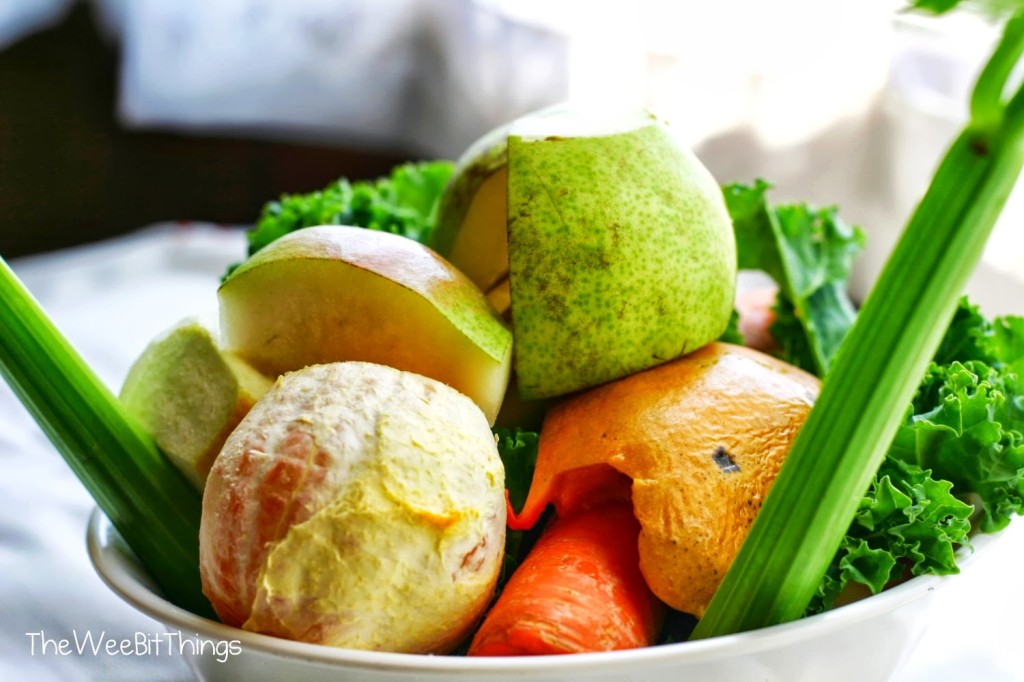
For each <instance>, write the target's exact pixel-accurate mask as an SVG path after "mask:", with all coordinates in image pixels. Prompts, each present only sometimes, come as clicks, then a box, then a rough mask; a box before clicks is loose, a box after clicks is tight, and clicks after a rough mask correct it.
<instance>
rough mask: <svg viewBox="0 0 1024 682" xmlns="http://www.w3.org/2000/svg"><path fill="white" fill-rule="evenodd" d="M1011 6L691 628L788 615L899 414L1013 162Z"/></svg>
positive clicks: (729, 627) (1015, 41)
mask: <svg viewBox="0 0 1024 682" xmlns="http://www.w3.org/2000/svg"><path fill="white" fill-rule="evenodd" d="M1022 53H1024V13H1022V14H1018V15H1017V16H1016V17H1014V18H1013V19H1012V20H1011V21H1010V22H1009V23H1008V24H1007V25H1006V28H1005V30H1004V33H1003V37H1002V40H1001V42H1000V44H999V45H998V47H997V48H996V50H995V52H994V53H993V55H992V57H991V59H990V61H989V62H988V65H987V66H986V68H985V69H984V70H983V71H982V73H981V75H980V76H979V80H978V82H977V85H976V87H975V90H974V96H973V98H972V102H971V119H970V121H969V122H968V124H967V126H966V128H965V129H964V130H963V132H962V133H961V134H960V136H959V137H958V138H957V139H956V140H955V141H954V143H953V144H952V146H951V147H950V149H949V150H948V152H947V153H946V156H945V157H944V159H943V161H942V162H941V163H940V165H939V167H938V169H937V170H936V172H935V175H934V177H933V179H932V182H931V185H930V186H929V188H928V191H927V193H926V194H925V196H924V198H923V199H922V201H921V203H920V204H919V205H918V207H917V210H916V211H915V212H914V214H913V216H912V217H911V219H910V222H909V223H908V224H907V227H906V228H905V230H904V233H903V235H902V236H901V238H900V241H899V242H898V244H897V245H896V247H895V249H894V250H893V252H892V254H891V256H890V257H889V260H888V262H887V263H886V266H885V268H884V270H883V271H882V273H881V275H880V276H879V278H878V281H877V282H876V284H875V285H874V287H873V289H872V290H871V292H870V294H869V296H868V298H867V300H866V301H865V302H864V306H863V308H862V309H861V311H860V314H859V315H858V317H857V321H856V322H855V323H854V325H853V327H852V328H851V330H850V333H849V336H848V337H847V339H846V340H845V341H844V343H843V345H842V347H841V348H840V350H839V353H838V355H837V357H836V359H835V364H834V366H833V368H832V371H831V373H830V374H829V375H828V377H827V378H826V381H825V384H824V386H823V387H822V391H821V396H820V397H819V399H818V401H817V403H816V404H815V406H814V409H813V410H812V411H811V413H810V415H809V416H808V419H807V422H806V423H805V425H804V427H803V429H802V430H801V432H800V434H799V436H798V437H797V439H796V442H795V443H794V445H793V448H792V450H791V452H790V454H789V456H788V458H787V460H786V462H785V464H784V465H783V467H782V469H781V471H780V472H779V476H778V478H777V479H776V482H775V484H774V485H773V487H772V490H771V492H770V493H769V495H768V496H767V497H766V499H765V503H764V506H763V508H762V509H761V511H760V513H759V514H758V517H757V519H756V521H755V523H754V525H753V527H752V528H751V531H750V534H749V536H748V537H747V540H746V541H745V542H744V544H743V546H742V548H741V550H740V552H739V554H738V556H737V557H736V560H735V561H734V563H733V565H732V567H731V568H730V569H729V571H728V572H727V574H726V576H725V579H724V580H723V582H722V585H721V587H720V588H719V590H718V592H717V593H716V594H715V597H714V599H713V600H712V602H711V604H710V606H709V608H708V610H707V612H706V614H705V615H704V617H703V618H702V619H701V621H700V623H699V624H698V626H697V629H696V630H695V631H694V633H693V637H694V638H703V637H711V636H716V635H723V634H728V633H733V632H739V631H744V630H750V629H754V628H758V627H763V626H767V625H773V624H776V623H781V622H785V621H789V620H794V619H796V618H799V617H800V616H801V615H802V614H803V613H804V611H805V609H806V608H807V605H808V603H809V602H810V600H811V597H812V596H813V594H814V591H815V589H816V587H817V585H818V583H819V582H820V580H821V578H822V576H823V575H824V573H825V570H826V568H827V566H828V564H829V562H830V560H831V559H832V557H833V556H834V555H835V552H836V550H837V549H838V547H839V544H840V542H841V540H842V538H843V535H844V533H845V532H846V529H847V528H848V527H849V525H850V523H851V521H852V520H853V517H854V514H855V513H856V509H857V505H858V503H859V500H860V499H861V497H862V496H863V494H864V492H865V491H866V490H867V488H868V485H869V483H870V481H871V477H872V475H873V474H874V472H875V471H877V470H878V467H879V466H880V464H881V461H882V458H883V457H884V455H885V452H886V450H887V448H888V446H889V444H890V443H891V442H892V439H893V437H894V435H895V432H896V429H897V428H898V426H899V424H900V422H901V420H902V419H903V418H904V415H905V409H904V406H907V405H909V403H910V400H911V399H912V397H913V394H914V391H915V390H916V388H917V386H918V385H919V383H920V380H921V377H922V376H923V374H924V370H925V368H926V366H927V364H928V362H929V360H930V359H931V358H932V357H933V356H934V354H935V351H936V349H937V348H938V345H939V342H940V341H941V339H942V335H943V333H944V331H945V329H946V327H947V326H948V324H949V321H950V319H951V318H952V315H953V312H954V310H955V307H956V302H957V300H958V298H959V296H960V295H961V293H962V292H963V289H964V287H965V286H966V283H967V280H968V278H969V276H970V274H971V271H972V270H973V269H974V267H975V266H976V265H977V263H978V261H979V260H980V258H981V254H982V251H983V249H984V246H985V242H986V241H987V239H988V235H989V233H990V232H991V230H992V227H993V226H994V224H995V222H996V219H997V218H998V216H999V213H1000V211H1001V210H1002V207H1003V205H1004V204H1005V202H1006V199H1007V197H1008V196H1009V194H1010V191H1011V190H1012V189H1013V186H1014V184H1015V183H1016V180H1017V177H1018V176H1019V174H1020V171H1021V167H1022V166H1024V111H1022V108H1024V87H1022V88H1021V90H1020V91H1019V92H1017V93H1016V94H1015V95H1014V96H1013V97H1012V99H1010V100H1009V101H1005V100H1004V99H1003V93H1004V90H1005V89H1006V84H1007V80H1008V79H1009V77H1010V74H1011V72H1012V71H1013V69H1014V67H1015V66H1016V64H1017V61H1018V58H1019V57H1020V55H1021V54H1022Z"/></svg>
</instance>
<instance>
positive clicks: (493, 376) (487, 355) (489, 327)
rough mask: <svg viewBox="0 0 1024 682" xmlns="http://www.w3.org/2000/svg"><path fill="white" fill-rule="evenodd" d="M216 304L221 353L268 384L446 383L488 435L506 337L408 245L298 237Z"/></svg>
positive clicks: (381, 236) (254, 264)
mask: <svg viewBox="0 0 1024 682" xmlns="http://www.w3.org/2000/svg"><path fill="white" fill-rule="evenodd" d="M218 295H219V299H220V310H221V328H222V330H223V334H224V342H225V345H226V347H227V348H229V349H230V350H232V351H235V352H237V353H238V354H239V355H240V356H242V357H244V358H245V359H246V360H248V361H249V362H251V363H252V364H253V366H255V367H257V368H259V369H260V370H261V371H263V372H266V373H268V374H270V375H274V376H276V375H280V374H283V373H285V372H289V371H294V370H298V369H301V368H303V367H306V366H307V365H314V364H322V363H328V362H338V361H344V360H362V361H365V362H373V363H377V364H382V365H388V366H391V367H395V368H397V369H402V370H406V371H410V372H415V373H417V374H421V375H424V376H428V377H431V378H433V379H437V380H438V381H442V382H444V383H446V384H448V385H449V386H452V387H453V388H455V389H456V390H458V391H461V392H462V393H464V394H466V395H468V396H469V397H470V398H472V399H473V400H474V401H476V403H477V405H479V406H480V408H481V409H482V410H483V411H484V413H485V414H486V415H487V418H488V419H489V420H490V421H491V422H492V423H493V421H494V418H495V416H496V415H497V413H498V409H499V408H500V407H501V400H502V397H503V396H504V394H505V388H506V386H507V384H508V377H509V370H510V366H511V357H512V335H511V332H510V331H509V329H508V327H507V325H506V324H505V323H504V322H503V321H502V320H501V318H500V316H499V315H498V314H497V312H496V311H495V310H494V309H493V308H492V307H491V306H490V305H489V304H488V303H487V301H486V299H485V298H484V295H483V293H482V292H481V291H480V290H479V289H478V288H477V287H476V286H475V285H474V284H473V283H472V282H470V281H469V280H468V279H467V278H466V277H465V276H464V275H463V274H462V273H461V272H459V271H458V270H456V269H455V268H454V267H453V266H452V265H451V264H450V263H448V262H447V261H445V260H444V259H443V258H441V257H440V256H438V255H437V254H436V253H434V252H433V251H431V250H430V249H428V248H427V247H424V246H422V245H421V244H418V243H416V242H414V241H412V240H410V239H406V238H404V237H400V236H397V235H393V234H388V233H384V232H376V231H372V230H366V229H363V228H356V227H339V226H324V227H311V228H306V229H303V230H298V231H296V232H293V233H291V234H289V235H286V236H284V237H282V238H280V239H278V240H277V241H275V242H273V243H271V244H270V245H268V246H266V247H264V248H263V249H262V250H260V251H259V252H258V253H256V254H255V255H254V256H252V257H251V258H250V259H249V260H248V261H246V262H245V263H244V264H242V265H241V266H240V267H239V268H238V269H237V270H235V271H234V272H233V273H232V274H231V275H230V276H229V277H228V278H227V279H226V280H225V282H224V283H223V284H222V285H221V288H220V290H219V292H218Z"/></svg>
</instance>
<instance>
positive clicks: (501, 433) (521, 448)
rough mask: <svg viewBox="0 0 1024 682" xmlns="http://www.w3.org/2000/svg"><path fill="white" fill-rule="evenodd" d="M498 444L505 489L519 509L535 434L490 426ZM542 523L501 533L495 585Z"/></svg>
mask: <svg viewBox="0 0 1024 682" xmlns="http://www.w3.org/2000/svg"><path fill="white" fill-rule="evenodd" d="M494 437H495V439H496V440H497V443H498V454H499V455H500V456H501V462H502V464H504V465H505V489H506V490H507V494H508V500H509V503H510V504H511V505H512V507H513V509H517V510H519V509H522V508H523V504H524V503H525V502H526V495H527V494H528V493H529V492H530V483H531V482H532V481H533V470H534V467H536V465H537V441H538V435H537V433H536V432H533V431H526V430H523V429H520V428H514V429H501V428H496V429H494ZM542 525H543V524H537V526H536V528H535V530H531V531H521V530H508V531H507V532H506V534H505V561H504V563H503V565H502V569H501V576H500V577H499V578H498V585H499V586H501V585H504V584H505V582H506V581H507V580H508V579H509V577H510V576H511V575H512V572H513V571H514V570H515V569H516V567H517V566H518V565H519V564H520V562H521V561H522V560H523V558H524V557H525V556H526V553H527V552H528V551H529V545H530V544H531V542H530V540H531V539H532V538H533V537H534V536H535V535H536V534H538V533H539V532H540V527H541V526H542Z"/></svg>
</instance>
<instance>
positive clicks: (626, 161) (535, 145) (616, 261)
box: [435, 107, 736, 400]
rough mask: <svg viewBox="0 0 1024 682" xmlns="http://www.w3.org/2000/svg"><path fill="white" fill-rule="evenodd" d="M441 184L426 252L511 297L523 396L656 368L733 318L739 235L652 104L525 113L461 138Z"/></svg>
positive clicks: (714, 186)
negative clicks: (460, 151)
mask: <svg viewBox="0 0 1024 682" xmlns="http://www.w3.org/2000/svg"><path fill="white" fill-rule="evenodd" d="M484 142H486V144H483V143H484ZM487 145H489V146H487ZM484 147H486V149H483V148H484ZM474 190H475V191H474ZM446 193H447V194H452V195H453V196H452V197H451V198H447V197H446V198H442V202H441V205H440V211H439V216H438V233H437V234H438V238H437V241H436V242H435V246H436V247H437V248H438V249H439V250H441V253H442V254H444V255H445V256H446V257H447V258H448V259H449V260H450V261H451V262H452V263H453V264H454V265H455V266H456V267H458V268H460V269H462V270H463V271H464V272H467V273H475V274H474V277H475V278H476V279H475V281H476V282H477V284H478V286H480V287H481V288H483V289H484V291H485V292H486V293H487V295H488V297H489V298H490V300H492V301H493V302H494V304H495V305H496V306H497V307H498V308H499V309H500V308H501V307H502V306H503V305H508V306H509V307H510V310H511V319H512V326H513V331H514V334H515V367H514V370H515V373H516V376H517V381H518V386H519V392H520V395H521V396H522V397H523V398H524V399H528V400H532V399H537V398H545V397H553V396H557V395H562V394H565V393H569V392H572V391H576V390H579V389H582V388H586V387H589V386H593V385H596V384H601V383H604V382H607V381H610V380H613V379H616V378H619V377H622V376H625V375H628V374H632V373H634V372H637V371H639V370H642V369H645V368H647V367H651V366H654V365H657V364H660V363H662V362H665V361H667V360H670V359H672V358H675V357H678V356H680V355H682V354H685V353H688V352H690V351H693V350H695V349H697V348H699V347H700V346H703V345H704V344H706V343H708V342H710V341H712V340H714V339H715V338H717V337H718V336H719V335H720V334H721V333H722V332H723V331H724V330H725V328H726V325H727V324H728V320H729V315H730V313H731V310H732V305H733V296H734V292H735V282H736V245H735V238H734V236H733V230H732V223H731V221H730V218H729V214H728V212H727V210H726V207H725V201H724V198H723V196H722V193H721V190H720V188H719V185H718V183H717V182H716V181H715V179H714V178H713V177H712V175H711V174H710V172H708V170H707V169H706V168H705V167H704V165H703V164H702V163H701V162H700V160H699V159H698V158H697V157H696V156H695V155H694V154H693V153H692V152H691V151H690V150H689V149H687V148H686V147H684V146H682V145H681V144H680V143H679V142H678V140H677V138H676V137H674V136H673V134H672V132H671V131H670V130H669V128H668V127H667V126H666V125H665V124H664V123H662V122H660V121H659V120H657V119H656V118H655V117H654V116H652V115H650V114H648V113H646V112H638V113H628V114H621V115H619V114H616V115H610V116H604V115H599V116H595V115H591V114H590V113H588V112H583V111H579V110H574V109H571V108H569V107H560V108H552V109H547V110H544V111H542V112H538V113H537V114H534V115H530V116H527V117H524V118H523V119H520V120H518V121H515V122H513V123H512V124H511V125H510V126H507V127H505V128H502V129H499V130H498V131H496V132H494V133H491V134H489V135H488V136H485V138H483V139H482V141H481V143H479V144H477V145H474V146H473V147H471V148H470V150H468V151H467V154H466V155H464V157H463V159H461V160H460V162H459V164H458V166H457V175H456V176H455V177H454V178H453V180H452V181H451V183H450V184H449V187H448V189H447V190H446ZM496 244H497V246H496Z"/></svg>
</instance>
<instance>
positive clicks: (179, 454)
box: [119, 318, 273, 491]
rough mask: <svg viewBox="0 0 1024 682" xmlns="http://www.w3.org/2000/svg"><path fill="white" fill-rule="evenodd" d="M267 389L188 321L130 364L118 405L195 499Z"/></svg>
mask: <svg viewBox="0 0 1024 682" xmlns="http://www.w3.org/2000/svg"><path fill="white" fill-rule="evenodd" d="M272 385H273V381H272V380H271V379H270V378H268V377H266V376H264V375H263V374H260V373H259V372H257V371H256V370H255V369H253V368H252V367H251V366H249V365H248V363H246V362H245V361H244V360H242V359H241V358H239V357H237V356H235V355H234V354H233V353H229V352H226V351H222V350H221V349H220V348H219V346H218V343H217V340H216V338H215V333H214V332H213V331H211V330H210V328H209V327H208V326H207V325H204V324H203V323H201V322H199V321H198V320H196V319H192V318H190V319H187V320H183V321H182V322H180V323H178V324H177V325H176V326H175V327H173V328H172V329H171V330H169V331H168V332H166V333H165V334H163V335H161V336H160V337H158V338H156V339H154V340H153V341H152V342H151V343H150V344H149V345H148V346H147V347H146V348H145V350H143V352H142V354H141V355H139V357H138V358H137V359H136V361H135V362H134V363H133V364H132V366H131V368H130V369H129V371H128V374H127V376H126V377H125V381H124V384H123V385H122V387H121V392H120V395H119V397H120V400H121V402H122V404H124V406H125V408H126V409H127V411H128V412H129V413H130V414H131V415H132V416H134V417H135V418H136V420H137V421H138V422H139V424H140V425H141V426H142V428H143V429H145V430H146V431H147V432H148V433H149V434H150V435H151V436H152V437H153V439H154V440H155V441H156V443H157V445H159V446H160V448H161V450H163V452H164V453H165V454H166V455H167V456H168V458H169V459H170V460H171V462H173V463H174V465H175V466H176V467H177V468H178V469H179V470H180V471H181V472H182V473H183V474H185V476H186V477H187V478H188V479H189V481H191V482H192V484H193V485H194V486H195V487H196V488H197V489H198V490H200V491H202V490H203V488H204V486H205V483H206V477H207V475H208V474H209V471H210V467H211V466H212V465H213V461H214V459H216V457H217V454H218V453H219V452H220V449H221V447H222V446H223V445H224V441H225V440H226V439H227V437H228V435H229V434H230V433H231V432H232V431H233V430H234V428H235V427H236V426H237V425H238V423H239V422H240V421H241V420H242V418H243V417H244V416H245V415H246V414H247V413H248V411H249V409H250V408H251V407H252V406H253V404H255V402H256V401H257V400H258V399H259V398H261V397H262V396H263V394H265V393H266V392H267V391H268V390H269V389H270V387H271V386H272Z"/></svg>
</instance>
